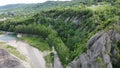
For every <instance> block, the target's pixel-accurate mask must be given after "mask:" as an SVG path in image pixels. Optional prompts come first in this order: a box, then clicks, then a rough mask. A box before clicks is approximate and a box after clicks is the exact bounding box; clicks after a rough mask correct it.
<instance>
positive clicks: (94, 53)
mask: <svg viewBox="0 0 120 68" xmlns="http://www.w3.org/2000/svg"><path fill="white" fill-rule="evenodd" d="M119 45H120V35H119V34H118V33H117V32H116V31H115V30H114V29H110V30H108V31H105V32H98V33H97V34H95V35H94V36H93V37H92V38H91V39H90V40H89V41H88V43H87V45H86V46H87V51H86V52H85V53H83V54H81V55H80V56H79V58H77V59H75V60H74V61H72V62H71V63H70V64H68V66H67V68H119V67H120V65H119V60H120V51H119V50H120V46H119Z"/></svg>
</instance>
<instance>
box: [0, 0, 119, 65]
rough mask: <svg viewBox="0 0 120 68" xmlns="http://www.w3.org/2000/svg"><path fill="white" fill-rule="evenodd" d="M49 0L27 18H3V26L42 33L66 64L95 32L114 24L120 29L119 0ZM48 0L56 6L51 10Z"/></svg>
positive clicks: (24, 31)
mask: <svg viewBox="0 0 120 68" xmlns="http://www.w3.org/2000/svg"><path fill="white" fill-rule="evenodd" d="M46 3H47V4H46V5H45V6H42V8H44V9H41V11H40V10H36V8H37V9H38V7H39V6H41V5H37V6H36V8H34V7H33V8H34V10H36V11H37V13H35V14H31V15H28V16H27V17H25V18H24V17H23V16H20V17H17V16H15V17H14V16H13V17H12V18H11V19H8V20H6V21H4V22H1V23H0V30H4V31H11V32H16V33H25V34H33V35H38V36H39V37H40V38H42V39H43V40H45V41H47V44H48V45H49V47H50V48H51V47H52V46H54V47H55V49H56V50H57V52H58V55H59V58H60V60H61V62H62V64H63V65H64V66H66V65H67V64H68V63H69V62H71V61H72V60H74V59H75V58H76V57H78V56H79V55H80V54H81V53H83V52H84V51H85V49H86V48H85V45H86V42H87V41H88V39H90V37H91V36H93V35H94V34H95V33H97V32H99V31H101V30H108V29H112V28H114V29H116V30H117V31H118V32H120V30H119V29H120V27H119V26H116V24H119V20H120V10H119V6H120V5H119V4H120V1H119V0H73V1H72V2H65V3H60V2H55V3H53V2H51V3H50V2H46ZM48 3H50V5H51V6H52V7H51V9H49V10H48V8H47V7H46V6H49V5H48ZM58 3H59V4H58ZM44 4H45V3H44ZM61 4H62V5H63V6H60V5H61ZM93 4H94V5H95V6H92V5H93ZM98 4H100V5H98ZM53 5H54V6H53ZM56 5H58V6H57V7H55V6H56ZM71 6H72V7H71ZM46 9H47V10H46ZM35 47H37V48H39V46H35Z"/></svg>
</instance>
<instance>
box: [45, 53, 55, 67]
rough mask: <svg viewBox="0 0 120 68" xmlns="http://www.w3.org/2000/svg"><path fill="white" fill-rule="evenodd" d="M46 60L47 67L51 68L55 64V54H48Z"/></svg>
mask: <svg viewBox="0 0 120 68" xmlns="http://www.w3.org/2000/svg"><path fill="white" fill-rule="evenodd" d="M44 58H45V60H46V67H47V68H51V64H54V55H53V53H50V54H48V55H47V56H45V57H44Z"/></svg>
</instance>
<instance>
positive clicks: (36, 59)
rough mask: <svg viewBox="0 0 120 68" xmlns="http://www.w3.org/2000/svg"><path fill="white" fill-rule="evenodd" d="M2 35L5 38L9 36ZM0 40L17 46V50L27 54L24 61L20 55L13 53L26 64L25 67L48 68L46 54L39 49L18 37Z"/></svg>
mask: <svg viewBox="0 0 120 68" xmlns="http://www.w3.org/2000/svg"><path fill="white" fill-rule="evenodd" d="M1 36H2V37H4V38H5V39H6V37H7V36H5V35H1ZM7 38H8V37H7ZM0 42H4V44H6V46H7V45H10V46H12V47H14V48H16V50H17V51H19V52H20V53H21V54H22V55H24V56H26V60H25V61H23V60H21V59H20V58H19V57H17V56H15V55H13V56H15V57H16V58H18V59H19V60H20V61H21V63H22V64H23V65H24V66H25V68H46V62H45V60H44V54H43V52H41V51H39V50H38V49H36V48H34V47H32V46H30V45H29V44H27V43H25V42H23V41H20V40H17V39H9V40H4V39H1V40H0Z"/></svg>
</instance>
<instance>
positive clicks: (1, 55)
mask: <svg viewBox="0 0 120 68" xmlns="http://www.w3.org/2000/svg"><path fill="white" fill-rule="evenodd" d="M0 68H24V66H23V65H22V64H21V63H20V62H19V60H18V59H16V58H15V57H13V56H11V55H10V54H9V53H8V52H7V51H6V50H4V49H0Z"/></svg>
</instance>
